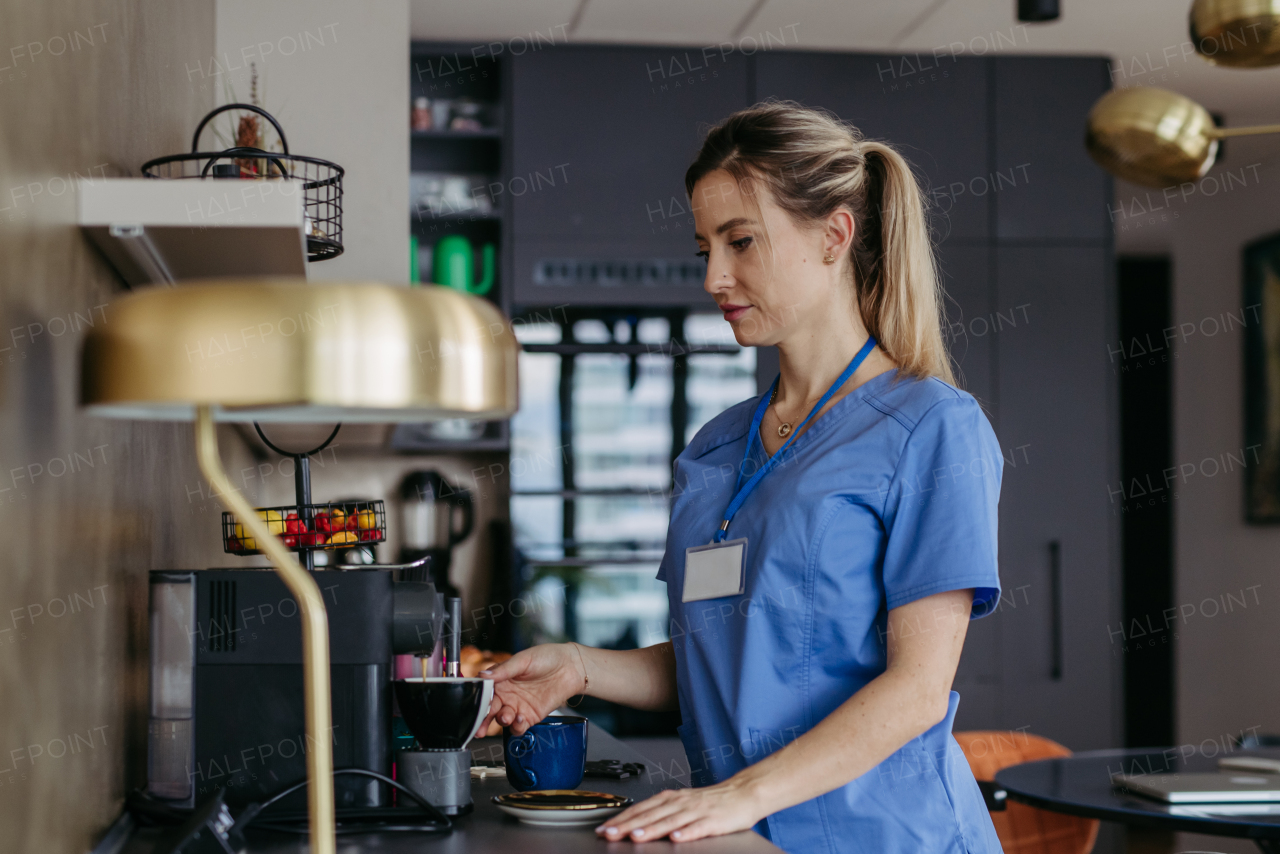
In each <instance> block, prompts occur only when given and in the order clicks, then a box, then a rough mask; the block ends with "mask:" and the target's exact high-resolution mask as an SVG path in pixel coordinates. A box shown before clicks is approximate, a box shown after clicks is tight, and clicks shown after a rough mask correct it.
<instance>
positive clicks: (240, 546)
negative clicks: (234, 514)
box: [227, 522, 258, 551]
mask: <svg viewBox="0 0 1280 854" xmlns="http://www.w3.org/2000/svg"><path fill="white" fill-rule="evenodd" d="M231 532H232V536H231V537H230V538H228V540H227V545H228V546H229V547H230V548H231V549H232V550H241V551H257V548H258V541H257V540H255V539H254V538H253V535H252V534H250V533H249V531H248V530H247V529H246V528H245V526H244V523H243V522H236V523H235V524H234V525H232V526H231Z"/></svg>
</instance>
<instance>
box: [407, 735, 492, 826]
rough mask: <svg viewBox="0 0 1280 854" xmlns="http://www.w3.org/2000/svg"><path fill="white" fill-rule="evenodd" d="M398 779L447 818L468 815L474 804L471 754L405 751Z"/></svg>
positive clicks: (468, 751)
mask: <svg viewBox="0 0 1280 854" xmlns="http://www.w3.org/2000/svg"><path fill="white" fill-rule="evenodd" d="M396 776H397V778H398V779H399V781H400V782H401V783H402V784H404V785H405V786H408V787H409V788H410V789H412V790H413V792H414V793H415V794H416V795H418V796H419V797H421V798H422V799H423V800H426V801H428V802H430V803H431V804H432V805H434V806H435V807H436V808H437V809H439V810H440V811H441V812H442V813H444V814H445V815H447V816H451V817H452V816H459V815H466V814H467V813H469V812H471V810H472V809H474V808H475V805H474V804H473V803H472V802H471V751H470V750H466V749H463V750H422V749H417V750H401V751H399V752H398V753H397V754H396Z"/></svg>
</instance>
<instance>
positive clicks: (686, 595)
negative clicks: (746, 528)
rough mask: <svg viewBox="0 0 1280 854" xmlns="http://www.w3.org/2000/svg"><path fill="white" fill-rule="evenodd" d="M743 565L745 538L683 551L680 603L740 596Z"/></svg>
mask: <svg viewBox="0 0 1280 854" xmlns="http://www.w3.org/2000/svg"><path fill="white" fill-rule="evenodd" d="M746 565H747V539H746V537H742V538H741V539H737V540H726V541H725V542H723V543H710V544H708V545H705V546H693V547H692V548H687V549H685V550H684V592H683V594H682V595H681V597H680V601H681V602H697V601H698V600H699V599H719V598H720V597H721V596H738V595H740V594H741V593H742V591H743V589H744V588H743V580H744V577H745V575H746V572H745V567H746Z"/></svg>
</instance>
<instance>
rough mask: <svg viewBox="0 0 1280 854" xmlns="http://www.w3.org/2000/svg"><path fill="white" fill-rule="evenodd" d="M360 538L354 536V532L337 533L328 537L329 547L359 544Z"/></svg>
mask: <svg viewBox="0 0 1280 854" xmlns="http://www.w3.org/2000/svg"><path fill="white" fill-rule="evenodd" d="M359 541H360V538H359V537H358V536H356V534H355V532H354V531H337V532H336V533H333V534H331V535H330V536H329V545H331V546H340V545H343V544H344V543H355V542H359Z"/></svg>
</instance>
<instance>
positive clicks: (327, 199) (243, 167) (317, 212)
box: [142, 104, 345, 261]
mask: <svg viewBox="0 0 1280 854" xmlns="http://www.w3.org/2000/svg"><path fill="white" fill-rule="evenodd" d="M228 110H248V111H249V112H251V113H256V114H258V115H260V116H262V117H263V118H265V119H266V120H267V121H269V122H270V123H271V126H272V127H274V128H275V131H276V134H277V136H279V138H280V146H281V148H283V149H284V150H283V152H273V151H266V150H264V149H263V148H261V147H259V146H256V145H240V144H239V143H240V142H241V139H242V138H243V139H244V140H245V141H247V140H249V139H251V138H253V137H254V136H255V135H256V136H258V137H260V136H261V132H260V131H259V130H258V129H257V126H256V124H254V123H252V122H249V123H246V122H244V121H243V120H242V121H241V123H240V124H239V125H238V126H237V131H236V135H237V144H236V145H235V146H233V147H231V148H227V149H224V150H223V151H200V134H201V132H202V131H203V130H204V129H205V127H206V126H207V125H208V124H209V122H210V121H211V120H212V119H213V118H214V117H215V116H217V115H219V114H221V113H224V112H226V111H228ZM142 174H143V176H145V177H147V178H241V179H254V180H263V181H268V180H269V181H284V180H298V181H301V190H302V200H303V207H304V209H305V211H306V217H307V221H306V226H305V231H306V234H307V258H308V260H310V261H325V260H327V259H329V258H336V257H338V256H339V255H341V254H342V248H343V247H342V177H343V175H344V174H345V171H344V170H343V168H342V167H341V166H339V165H338V164H336V163H332V162H330V161H328V160H321V159H319V158H317V157H303V156H302V155H299V154H290V153H289V143H288V141H287V140H286V139H285V135H284V128H282V127H281V126H280V123H279V122H278V121H276V119H275V117H274V116H272V115H271V114H270V113H268V112H267V111H266V110H264V109H262V108H261V107H257V106H254V105H253V104H224V105H223V106H221V107H218V108H217V109H215V110H212V111H211V112H209V113H208V115H206V116H205V117H204V118H203V119H201V120H200V124H199V125H197V126H196V132H195V134H193V135H192V137H191V152H190V153H189V154H171V155H169V156H168V157H157V158H155V159H154V160H148V161H147V162H146V163H144V164H142Z"/></svg>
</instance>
